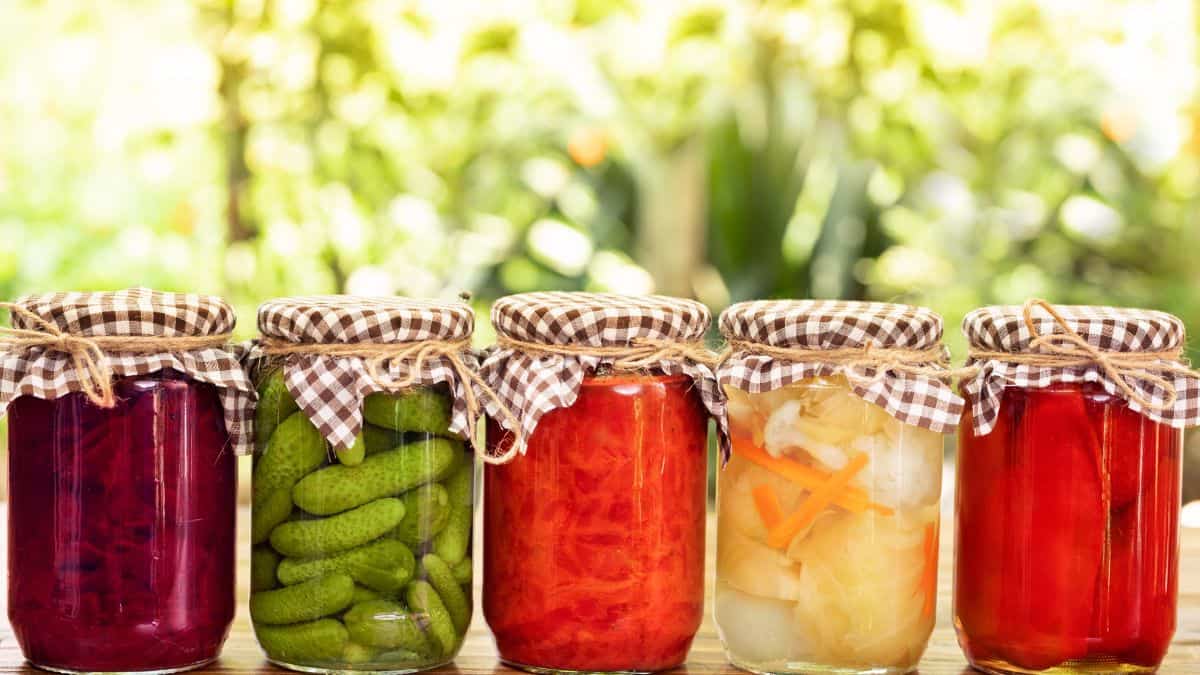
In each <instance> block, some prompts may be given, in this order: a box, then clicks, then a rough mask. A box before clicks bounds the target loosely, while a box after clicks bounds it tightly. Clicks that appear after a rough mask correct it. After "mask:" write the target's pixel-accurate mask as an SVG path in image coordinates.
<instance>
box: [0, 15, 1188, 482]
mask: <svg viewBox="0 0 1200 675" xmlns="http://www.w3.org/2000/svg"><path fill="white" fill-rule="evenodd" d="M1198 33H1200V18H1198V13H1197V8H1196V6H1195V3H1193V2H1191V0H1156V1H1153V2H1151V1H1146V0H1142V1H1122V0H1104V1H1100V0H1041V1H1036V2H1034V1H1028V0H1024V1H1021V0H954V1H951V0H945V1H943V0H906V1H899V0H847V1H841V2H836V1H832V0H829V1H821V0H810V1H807V2H750V1H737V0H725V1H711V0H709V1H704V2H696V1H685V0H671V1H669V2H668V1H664V0H623V1H622V0H618V1H611V2H605V1H602V0H575V1H571V0H545V1H542V2H536V1H533V0H530V1H525V2H514V1H512V0H509V1H507V2H503V3H498V2H489V1H486V0H480V1H472V2H468V1H462V0H458V1H453V2H451V1H445V0H440V1H439V0H429V1H427V2H402V1H400V0H374V1H371V0H344V1H340V2H317V1H316V0H224V1H221V0H171V1H162V2H158V1H151V0H142V1H134V0H124V1H117V0H111V1H109V2H104V3H79V2H71V1H68V0H44V1H39V2H33V1H26V0H11V1H9V2H4V3H0V240H3V241H5V242H7V243H8V245H7V246H4V247H3V248H0V296H3V297H13V296H16V295H18V294H21V293H24V292H29V291H44V290H65V289H95V288H117V287H123V286H129V285H134V284H139V285H145V286H153V287H158V288H164V289H178V290H184V289H187V290H196V291H205V292H213V293H218V294H221V295H224V296H225V297H227V298H229V299H230V300H231V301H232V302H233V303H234V304H235V306H236V307H237V309H238V312H239V315H240V316H241V317H242V322H241V325H240V326H239V332H240V336H243V337H248V336H250V335H251V334H252V333H253V329H254V322H253V316H254V309H255V307H256V305H257V304H258V303H259V302H260V301H261V300H263V299H266V298H270V297H273V296H278V295H284V294H297V293H328V292H347V293H357V294H391V293H399V294H405V295H417V296H446V297H449V296H453V295H455V294H457V293H458V292H460V291H463V290H469V291H471V292H472V293H473V294H474V298H475V299H474V302H475V304H476V306H477V309H478V310H479V311H480V312H481V316H485V315H486V314H485V312H486V309H487V306H488V304H489V303H490V301H491V300H493V299H495V298H496V297H498V296H501V295H504V294H507V293H513V292H521V291H529V290H534V289H550V288H562V289H589V290H610V291H621V292H635V293H642V292H651V291H654V292H661V293H668V294H675V295H683V296H691V297H696V298H698V299H700V300H702V301H704V302H705V303H707V304H708V305H709V306H711V307H712V308H713V310H715V311H719V310H720V309H722V308H723V307H725V306H726V305H728V304H729V303H730V302H733V301H737V300H741V299H746V298H755V297H777V296H778V297H846V298H877V299H884V300H898V301H905V302H914V303H921V304H926V305H929V306H931V307H933V308H935V309H937V310H938V311H940V312H941V313H942V314H943V315H944V316H945V317H946V319H947V326H948V331H947V340H948V342H949V343H950V345H951V347H952V348H953V349H954V351H955V353H956V354H957V355H959V356H961V354H962V353H963V343H962V339H961V337H960V335H959V333H958V330H957V325H958V322H959V321H960V320H961V317H962V316H963V314H964V313H965V312H966V311H967V310H969V309H971V308H973V307H976V306H979V305H983V304H988V303H994V302H1020V301H1021V300H1023V299H1025V298H1026V297H1029V296H1035V295H1036V296H1044V297H1047V298H1051V299H1053V300H1056V301H1060V302H1086V303H1109V304H1118V305H1139V306H1150V307H1156V308H1160V309H1164V310H1167V311H1171V312H1174V313H1176V314H1178V315H1180V316H1182V317H1183V318H1184V319H1185V320H1186V321H1187V323H1188V325H1189V328H1190V329H1191V332H1192V333H1193V334H1197V333H1198V332H1200V265H1197V264H1196V262H1195V260H1196V256H1197V253H1198V252H1200V209H1198V208H1197V207H1198V206H1200V93H1198V92H1197V82H1198V81H1200V72H1198V71H1200V55H1198V53H1197V34H1198ZM479 328H480V330H479V333H480V338H479V339H480V341H481V342H486V341H487V340H489V339H490V334H489V333H490V331H489V329H488V328H487V326H486V322H481V325H480V327H479ZM1194 344H1200V341H1197V342H1194ZM1192 356H1193V357H1200V350H1197V349H1193V350H1192ZM1191 447H1192V462H1191V466H1192V467H1193V470H1195V468H1196V467H1200V460H1198V456H1197V455H1198V451H1200V435H1196V437H1195V438H1193V439H1192V443H1191ZM1189 481H1190V483H1189V490H1190V495H1191V496H1192V498H1200V479H1198V478H1196V477H1192V478H1190V479H1189Z"/></svg>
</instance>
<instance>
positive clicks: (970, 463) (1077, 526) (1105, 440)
mask: <svg viewBox="0 0 1200 675" xmlns="http://www.w3.org/2000/svg"><path fill="white" fill-rule="evenodd" d="M963 331H964V333H966V336H967V338H968V340H969V342H970V347H971V355H970V360H969V361H968V365H974V366H976V367H977V368H978V370H977V374H976V375H974V376H973V377H971V378H969V379H966V380H964V382H963V385H962V386H963V392H964V394H965V397H966V399H967V403H968V406H969V408H970V410H969V413H968V415H967V416H966V417H965V418H964V420H963V423H962V425H961V426H960V430H961V431H960V443H959V456H958V486H957V491H958V492H957V516H958V517H957V552H956V568H955V575H954V617H955V627H956V628H957V631H958V640H959V644H960V645H961V646H962V648H963V651H964V652H965V653H966V656H967V658H968V659H969V660H970V662H971V665H973V666H975V667H976V668H979V669H981V670H985V671H988V672H996V673H1031V672H1041V671H1047V670H1052V671H1053V672H1056V673H1058V672H1085V671H1086V672H1099V671H1101V670H1103V671H1105V672H1115V671H1118V670H1119V671H1122V672H1143V671H1144V672H1149V671H1153V670H1155V669H1156V668H1157V666H1158V664H1159V663H1160V662H1161V661H1162V659H1163V657H1164V655H1165V654H1166V651H1167V646H1168V644H1169V643H1170V641H1171V636H1172V634H1173V633H1174V631H1175V602H1176V594H1177V588H1178V564H1179V557H1178V556H1179V532H1178V526H1179V523H1178V518H1179V510H1180V485H1181V476H1182V472H1181V465H1180V446H1181V444H1182V435H1183V434H1182V431H1181V429H1182V428H1183V427H1185V426H1191V425H1195V424H1196V423H1197V422H1200V419H1198V414H1200V413H1198V411H1200V406H1198V405H1197V400H1198V399H1200V381H1198V380H1197V378H1196V374H1195V372H1194V371H1190V370H1188V368H1187V366H1185V365H1184V364H1183V363H1181V362H1180V358H1181V357H1180V349H1181V347H1182V345H1183V343H1184V327H1183V324H1182V322H1181V321H1180V320H1179V319H1177V318H1176V317H1174V316H1171V315H1170V314H1165V313H1163V312H1155V311H1149V310H1139V309H1117V308H1112V307H1081V306H1052V305H1049V304H1047V303H1045V302H1044V301H1040V300H1034V301H1030V302H1028V303H1026V305H1025V306H1024V308H1022V307H986V308H983V309H978V310H975V311H973V312H971V313H970V314H968V315H967V316H966V318H965V320H964V321H963Z"/></svg>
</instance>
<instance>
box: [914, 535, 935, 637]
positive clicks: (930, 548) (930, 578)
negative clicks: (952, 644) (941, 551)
mask: <svg viewBox="0 0 1200 675" xmlns="http://www.w3.org/2000/svg"><path fill="white" fill-rule="evenodd" d="M937 553H938V536H937V526H936V525H934V524H933V523H929V524H928V525H926V526H925V566H924V567H923V568H922V569H921V587H920V589H919V590H918V592H920V593H923V594H924V595H925V604H923V605H921V616H926V617H927V616H932V615H933V609H934V603H935V602H936V599H937Z"/></svg>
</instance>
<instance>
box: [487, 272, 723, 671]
mask: <svg viewBox="0 0 1200 675" xmlns="http://www.w3.org/2000/svg"><path fill="white" fill-rule="evenodd" d="M710 321H711V316H710V314H709V312H708V310H707V309H706V308H705V307H704V306H703V305H701V304H699V303H696V302H693V301H689V300H681V299H677V298H667V297H659V296H650V297H630V296H620V295H609V294H593V293H529V294H523V295H515V296H509V297H506V298H501V299H500V300H499V301H497V302H496V304H495V306H494V307H493V308H492V323H493V325H494V326H495V329H496V333H497V341H498V344H497V346H496V347H494V348H493V349H492V350H491V351H490V353H489V354H488V356H487V358H486V359H485V361H484V364H483V366H482V368H481V374H482V376H483V378H484V379H485V380H486V381H487V383H488V385H489V386H490V387H491V388H492V389H493V390H495V391H496V392H497V394H498V395H499V398H500V399H502V400H503V401H504V402H505V403H506V404H507V406H508V410H507V411H501V410H500V409H499V407H498V406H497V405H496V403H495V402H494V401H492V402H489V403H488V404H487V405H488V412H489V415H490V418H491V419H490V422H489V426H488V453H487V457H486V458H485V461H486V462H487V463H488V464H487V466H485V468H484V497H483V503H484V507H483V515H484V554H483V555H484V562H483V574H484V580H483V612H484V616H485V618H486V619H487V622H488V625H489V626H490V627H491V629H492V633H493V635H494V636H495V638H496V646H497V648H498V650H499V652H500V658H501V660H503V661H504V662H505V663H507V664H509V665H512V666H515V667H518V668H523V669H525V670H530V671H534V672H540V671H558V672H563V671H592V672H595V671H604V672H629V673H632V672H652V671H658V670H665V669H668V668H672V667H675V666H678V665H679V664H681V663H683V661H684V659H685V658H686V656H687V652H688V648H689V647H690V645H691V642H692V638H693V637H694V636H695V633H696V630H697V629H698V628H699V626H700V621H701V618H702V614H703V608H704V525H705V505H706V482H707V481H706V447H707V436H708V417H709V415H719V413H720V410H721V405H722V404H721V401H720V398H719V396H718V391H717V388H716V383H715V380H714V378H713V374H712V370H711V368H710V367H709V366H708V365H707V363H709V362H710V361H709V359H708V358H707V357H706V356H705V354H706V353H707V352H706V350H704V349H703V345H702V343H701V340H702V339H703V336H704V334H705V331H706V330H707V329H708V326H709V323H710Z"/></svg>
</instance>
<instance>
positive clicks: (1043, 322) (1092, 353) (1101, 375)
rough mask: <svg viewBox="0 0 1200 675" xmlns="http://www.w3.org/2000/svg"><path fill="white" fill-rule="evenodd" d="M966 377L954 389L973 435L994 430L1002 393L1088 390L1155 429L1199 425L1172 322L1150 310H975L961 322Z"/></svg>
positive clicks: (1199, 398) (1193, 385) (1178, 328)
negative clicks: (1098, 389) (1062, 387)
mask: <svg viewBox="0 0 1200 675" xmlns="http://www.w3.org/2000/svg"><path fill="white" fill-rule="evenodd" d="M962 330H963V334H964V335H966V337H967V341H968V343H969V345H970V349H971V351H970V353H969V354H968V359H967V364H968V366H972V367H973V368H974V374H973V375H972V376H971V377H969V378H964V380H963V383H962V386H963V391H964V393H965V394H966V395H967V398H968V400H969V401H970V403H971V413H972V423H973V427H974V431H975V433H976V434H977V435H981V434H987V433H989V432H990V431H991V430H992V427H993V426H994V425H995V423H996V418H997V416H998V414H999V410H1000V399H1001V396H1002V394H1003V392H1004V388H1005V387H1007V386H1015V387H1023V388H1044V387H1049V386H1051V385H1054V384H1059V383H1073V382H1074V383H1078V382H1092V383H1096V384H1099V385H1100V386H1102V387H1103V388H1104V390H1105V391H1106V392H1108V393H1109V394H1111V395H1113V396H1116V397H1119V398H1123V399H1125V400H1126V401H1127V402H1128V404H1129V407H1130V408H1131V409H1133V410H1134V411H1136V412H1140V413H1142V414H1143V415H1145V416H1146V417H1148V418H1149V419H1151V420H1153V421H1155V422H1162V423H1166V424H1168V425H1170V426H1173V427H1178V428H1183V427H1187V426H1194V425H1196V424H1200V377H1198V376H1197V373H1196V372H1195V371H1192V370H1190V368H1189V366H1188V365H1187V364H1186V362H1185V361H1184V360H1183V357H1182V348H1183V344H1184V340H1185V334H1186V331H1185V330H1184V325H1183V321H1181V320H1180V319H1179V318H1178V317H1176V316H1173V315H1171V314H1168V313H1166V312H1160V311H1156V310H1150V309H1135V308H1124V307H1103V306H1089V305H1052V304H1050V303H1047V302H1045V301H1044V300H1036V299H1034V300H1030V301H1028V302H1026V303H1025V304H1024V305H1021V306H1017V305H997V306H991V307H982V308H980V309H976V310H974V311H972V312H970V313H969V314H967V316H966V317H965V318H964V319H963V323H962Z"/></svg>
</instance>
